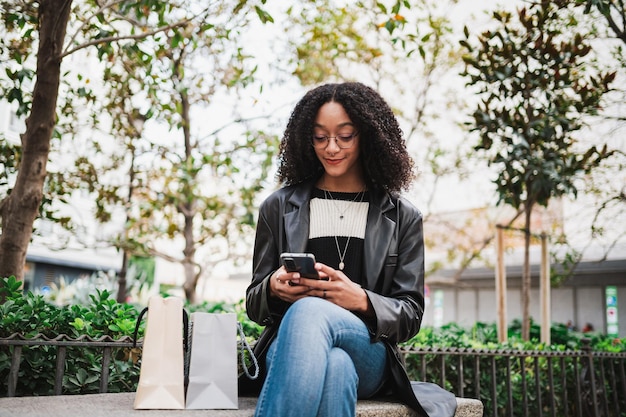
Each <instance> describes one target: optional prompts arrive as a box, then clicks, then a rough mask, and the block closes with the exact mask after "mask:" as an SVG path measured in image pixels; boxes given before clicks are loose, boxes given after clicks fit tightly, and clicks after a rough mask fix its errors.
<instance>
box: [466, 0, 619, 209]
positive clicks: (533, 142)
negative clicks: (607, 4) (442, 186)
mask: <svg viewBox="0 0 626 417" xmlns="http://www.w3.org/2000/svg"><path fill="white" fill-rule="evenodd" d="M568 16H569V15H568V14H567V13H566V9H564V8H563V7H558V6H556V5H555V4H553V3H552V2H541V3H538V4H535V5H532V6H530V7H528V8H524V9H521V10H520V11H519V12H518V14H517V16H516V17H517V18H515V16H514V15H513V14H511V13H508V12H494V13H493V19H494V20H495V21H496V22H497V23H498V28H497V29H496V30H490V31H486V32H483V33H482V34H480V35H479V36H478V39H477V41H478V44H477V45H472V42H471V41H470V36H469V32H468V31H467V29H466V31H465V35H466V39H465V40H464V41H462V45H463V46H464V47H465V48H466V51H467V53H466V55H465V56H464V61H465V63H466V66H467V69H466V71H465V73H464V74H463V75H465V76H466V77H468V79H469V84H470V85H473V86H476V87H477V88H478V90H479V93H480V96H481V98H482V100H481V102H480V103H479V104H478V106H477V108H476V110H475V111H474V113H473V119H474V120H473V123H472V129H473V130H474V131H477V132H478V133H479V134H480V141H479V144H478V145H477V146H476V149H477V150H480V151H483V152H484V153H485V154H486V155H487V157H488V160H489V162H490V163H491V164H493V165H496V166H498V168H499V172H498V177H497V179H496V180H495V181H494V182H495V184H496V187H497V192H498V195H499V199H500V201H501V202H504V203H506V204H509V205H511V206H513V207H515V208H519V207H520V206H522V205H530V206H532V205H533V204H534V203H539V204H541V205H547V203H548V201H549V199H550V198H552V197H559V196H562V195H570V194H571V195H574V196H575V195H576V193H577V187H576V183H575V180H576V179H577V177H578V176H579V175H580V174H584V173H589V172H590V171H591V170H592V169H593V168H594V167H596V166H598V164H599V163H600V162H601V161H602V160H604V159H606V158H608V157H610V156H611V155H612V152H611V151H609V150H608V149H607V146H606V145H604V146H601V147H596V146H592V147H590V148H588V149H580V147H579V144H578V143H577V141H576V139H575V138H574V136H573V132H575V131H577V130H579V129H580V128H581V127H582V126H583V123H584V117H585V116H586V115H595V114H597V112H598V110H599V109H600V106H601V99H602V96H603V95H604V94H605V93H606V92H607V91H608V90H609V85H610V83H611V82H612V81H613V80H614V78H615V72H611V73H595V72H594V71H593V67H592V65H590V63H589V60H590V56H589V54H590V52H591V47H590V46H589V45H588V43H587V40H586V38H585V36H583V35H582V34H580V33H576V32H575V26H574V25H575V23H574V22H572V21H569V20H567V18H568ZM564 28H566V29H564Z"/></svg>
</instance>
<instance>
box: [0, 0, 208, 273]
mask: <svg viewBox="0 0 626 417" xmlns="http://www.w3.org/2000/svg"><path fill="white" fill-rule="evenodd" d="M1 6H2V9H1V12H2V22H3V24H4V29H5V31H6V33H7V34H10V35H11V36H10V41H8V42H5V43H3V47H2V54H3V56H4V58H5V59H6V58H7V57H8V58H9V59H11V60H12V61H13V62H14V63H15V64H16V66H17V68H15V69H14V70H13V69H12V68H8V74H9V76H10V78H11V80H12V81H13V85H12V86H10V87H9V88H7V89H3V96H4V98H6V99H7V100H8V101H9V102H13V101H15V102H18V105H19V108H20V111H21V113H22V114H28V117H27V119H26V131H25V132H24V134H23V135H22V138H21V141H22V146H21V155H20V161H19V169H18V172H17V177H16V180H15V185H14V186H13V188H12V190H11V193H10V194H9V195H8V196H7V197H5V198H4V199H3V200H2V202H0V216H1V217H2V235H0V276H10V275H15V276H16V277H18V278H20V279H21V278H22V275H23V267H24V260H25V257H26V250H27V247H28V244H29V241H30V239H31V234H32V230H33V222H34V220H35V218H36V216H37V215H38V213H39V210H40V206H41V202H42V199H43V187H44V182H45V180H46V174H47V171H46V167H47V164H48V155H49V153H50V144H51V140H52V137H53V132H54V129H55V124H56V117H57V110H58V109H57V97H58V93H59V85H60V82H61V78H62V75H61V66H62V65H61V64H62V62H63V60H64V59H65V58H66V57H68V56H69V55H72V54H74V53H76V52H77V51H80V50H82V49H84V48H88V47H95V48H96V49H98V50H99V51H102V50H103V49H110V48H114V47H115V46H116V45H117V44H118V43H119V42H123V41H124V40H132V41H138V40H143V39H147V38H149V37H151V36H153V35H154V34H156V33H160V32H164V31H166V30H170V29H173V28H175V27H177V26H180V25H183V24H184V23H186V22H189V21H190V20H191V19H193V18H194V17H195V16H193V15H192V16H183V17H182V18H176V19H175V20H169V17H170V16H172V15H171V14H169V12H170V10H171V7H172V5H170V4H168V2H163V1H158V0H151V1H147V2H141V3H131V2H110V3H105V4H103V5H100V4H99V3H97V2H84V3H83V2H80V3H76V4H75V3H73V2H72V0H41V1H29V0H23V1H17V2H14V1H10V2H7V1H3V2H2V3H1ZM203 13H206V10H202V9H201V10H200V12H199V14H200V15H202V14H203ZM177 17H180V16H177ZM140 21H141V22H143V23H140ZM148 22H151V23H148ZM152 22H155V23H154V24H153V23H152ZM68 30H69V36H66V35H67V34H68V32H67V31H68ZM35 44H37V45H38V49H37V53H36V70H32V69H30V68H29V62H30V61H29V60H28V57H29V55H30V54H31V48H32V47H33V45H35ZM101 56H102V55H101ZM25 78H36V80H35V84H34V87H33V92H32V95H30V96H28V95H27V94H24V92H23V90H22V88H21V87H22V84H23V83H24V79H25Z"/></svg>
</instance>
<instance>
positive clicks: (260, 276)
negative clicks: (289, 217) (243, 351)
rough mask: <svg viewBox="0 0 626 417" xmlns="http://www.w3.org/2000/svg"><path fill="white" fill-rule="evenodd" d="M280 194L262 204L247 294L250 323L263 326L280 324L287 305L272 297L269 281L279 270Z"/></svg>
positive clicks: (247, 310)
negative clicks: (250, 280)
mask: <svg viewBox="0 0 626 417" xmlns="http://www.w3.org/2000/svg"><path fill="white" fill-rule="evenodd" d="M281 207H282V203H281V198H280V194H279V193H276V194H274V195H272V196H270V197H269V198H268V199H267V200H265V201H264V202H263V204H262V205H261V207H260V209H259V218H258V221H257V228H256V238H255V243H254V254H253V259H252V264H253V266H254V269H253V272H252V282H251V284H250V285H249V286H248V289H247V290H246V312H247V314H248V317H250V319H251V320H252V321H254V322H256V323H258V324H260V325H262V326H267V325H270V324H273V323H274V322H275V321H276V320H280V318H281V317H282V315H283V314H284V313H285V311H286V310H287V307H288V304H287V303H286V302H284V301H281V300H278V299H272V298H270V296H269V289H268V285H269V278H270V276H271V275H272V274H273V273H274V271H276V270H277V269H278V268H279V255H280V248H279V245H280V242H281V240H280V238H279V236H278V235H279V233H280V231H281V230H282V228H280V227H279V222H280V221H282V216H281V215H280V213H281Z"/></svg>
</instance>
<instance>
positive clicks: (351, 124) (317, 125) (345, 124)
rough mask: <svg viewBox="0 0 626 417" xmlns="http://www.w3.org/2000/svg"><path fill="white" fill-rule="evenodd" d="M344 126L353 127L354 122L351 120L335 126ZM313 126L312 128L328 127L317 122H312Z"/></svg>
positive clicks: (339, 127)
mask: <svg viewBox="0 0 626 417" xmlns="http://www.w3.org/2000/svg"><path fill="white" fill-rule="evenodd" d="M346 126H350V127H354V123H352V122H345V123H340V124H339V125H337V128H338V129H341V128H344V127H346ZM313 127H314V128H316V127H319V128H320V129H328V128H327V127H325V126H323V125H321V124H319V123H314V124H313Z"/></svg>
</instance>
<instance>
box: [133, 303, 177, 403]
mask: <svg viewBox="0 0 626 417" xmlns="http://www.w3.org/2000/svg"><path fill="white" fill-rule="evenodd" d="M147 312H148V321H147V324H146V331H145V335H144V339H143V348H142V354H141V369H140V373H139V384H138V385H137V392H136V394H135V402H134V405H133V407H134V408H135V409H184V408H185V377H184V352H183V340H184V336H183V334H184V333H185V332H184V331H183V327H184V314H185V313H184V312H183V301H182V299H180V298H176V297H170V298H162V297H160V296H154V297H152V298H150V300H149V302H148V309H147ZM140 320H141V316H140V319H139V320H138V324H137V327H138V325H139V321H140ZM135 340H136V337H135Z"/></svg>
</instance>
